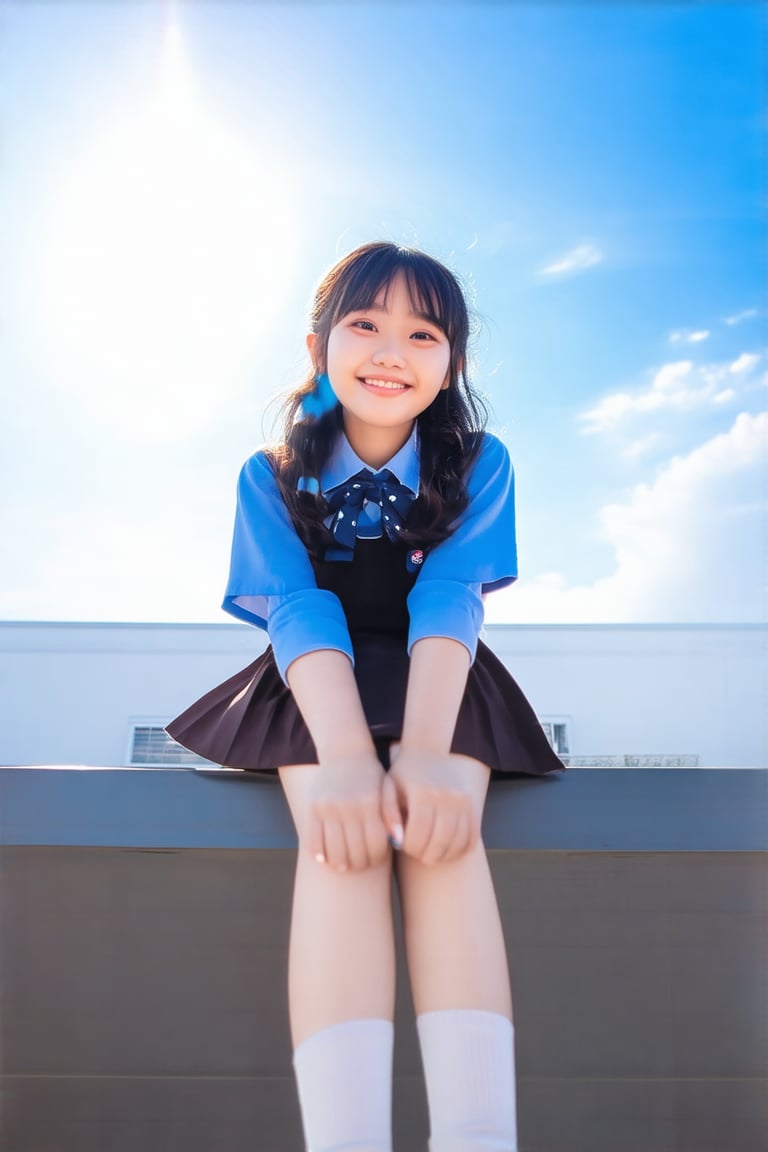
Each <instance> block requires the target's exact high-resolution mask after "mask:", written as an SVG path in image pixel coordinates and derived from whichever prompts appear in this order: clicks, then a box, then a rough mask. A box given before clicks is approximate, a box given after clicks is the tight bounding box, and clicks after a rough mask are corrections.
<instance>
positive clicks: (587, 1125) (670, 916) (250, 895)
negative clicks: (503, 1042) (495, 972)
mask: <svg viewBox="0 0 768 1152" xmlns="http://www.w3.org/2000/svg"><path fill="white" fill-rule="evenodd" d="M493 799H494V803H493V805H492V806H491V808H490V809H489V813H491V812H492V816H491V815H489V819H488V821H487V822H486V828H485V833H486V839H487V841H488V843H489V844H490V845H491V847H490V859H491V866H492V869H493V873H494V879H495V882H496V887H497V892H498V896H499V903H500V906H501V911H502V917H503V922H504V928H505V934H506V938H507V945H508V951H509V960H510V971H511V976H512V983H513V993H514V1002H515V1025H516V1042H517V1061H518V1097H519V1116H520V1148H521V1152H766V1148H768V1141H767V1140H766V1134H768V1091H767V1089H768V1081H767V1080H766V1076H767V1074H768V978H767V971H768V966H767V965H766V958H768V873H767V868H766V865H767V863H768V852H766V849H767V848H768V843H767V842H766V840H767V839H768V821H765V819H764V817H765V811H766V809H765V806H766V804H768V773H766V772H765V771H754V772H749V771H737V772H732V773H731V774H729V773H728V772H727V771H722V772H721V771H713V770H710V771H704V770H690V771H689V770H670V771H669V772H667V771H663V772H662V771H647V770H643V771H640V772H632V771H623V772H622V771H613V770H601V771H595V772H591V773H590V772H588V771H583V770H572V771H571V772H570V773H569V774H568V775H567V776H566V777H564V778H563V779H561V780H557V781H519V782H514V783H511V784H506V783H505V784H502V785H500V786H499V787H498V788H496V789H495V792H494V798H493ZM566 801H567V803H566ZM0 802H1V804H2V808H1V809H0V810H1V811H2V820H1V822H0V831H1V832H2V844H3V847H2V855H1V858H0V864H1V866H2V903H1V905H0V932H1V933H2V935H1V936H0V941H1V943H0V994H1V996H2V1020H1V1023H0V1042H1V1047H0V1056H1V1057H2V1091H3V1109H2V1116H3V1121H2V1136H1V1137H0V1147H2V1150H3V1152H96V1150H97V1149H98V1152H123V1150H125V1152H128V1150H129V1149H130V1150H131V1152H137V1150H139V1149H140V1150H141V1152H176V1150H177V1149H178V1150H179V1152H182V1150H183V1152H246V1150H248V1152H253V1150H255V1152H278V1150H279V1152H294V1150H295V1152H299V1150H300V1149H301V1137H300V1125H299V1118H298V1111H297V1106H296V1095H295V1089H294V1085H293V1079H292V1074H291V1067H290V1043H289V1036H288V1025H287V1018H286V1012H285V960H286V949H287V938H288V917H289V908H290V893H291V881H292V870H293V860H294V850H293V848H292V846H291V843H292V837H291V830H290V822H289V821H288V820H287V815H286V813H285V811H284V808H283V805H282V798H281V797H280V795H279V793H278V792H277V790H276V788H275V786H274V784H273V782H266V783H265V782H264V781H253V780H249V781H242V780H239V779H238V780H233V779H232V778H231V777H225V778H222V777H219V778H213V777H208V778H206V779H205V780H203V779H202V778H200V777H195V776H194V775H192V774H189V773H186V772H160V773H157V772H156V771H153V770H145V771H139V772H127V773H126V772H120V771H113V772H108V773H104V772H99V771H91V770H81V771H78V770H71V769H58V770H44V769H15V770H11V769H4V770H0ZM505 814H506V815H505ZM675 827H677V828H678V830H679V842H680V843H681V844H682V845H684V850H675V849H674V847H672V846H671V839H672V838H673V833H674V829H675ZM99 829H101V832H100V833H99ZM616 829H618V830H619V831H618V832H617V831H616ZM141 839H143V840H144V841H145V843H136V842H135V841H137V840H141ZM243 840H245V841H246V843H243ZM558 842H559V843H560V844H561V845H562V846H561V847H557V846H556V845H557V843H558ZM740 843H741V845H742V847H739V844H740ZM622 844H623V845H624V847H622ZM260 845H261V846H260ZM399 979H400V985H399V995H398V1005H397V1014H396V1029H397V1042H396V1056H395V1121H394V1122H395V1137H396V1145H395V1147H396V1149H397V1152H417V1150H418V1152H424V1150H425V1148H426V1133H427V1126H426V1107H425V1101H424V1093H423V1085H422V1081H421V1072H420V1066H419V1057H418V1049H417V1045H416V1039H415V1029H414V1026H413V1021H412V1018H411V1010H410V1003H409V992H408V987H407V979H406V974H405V970H404V965H403V962H402V948H401V947H400V948H399Z"/></svg>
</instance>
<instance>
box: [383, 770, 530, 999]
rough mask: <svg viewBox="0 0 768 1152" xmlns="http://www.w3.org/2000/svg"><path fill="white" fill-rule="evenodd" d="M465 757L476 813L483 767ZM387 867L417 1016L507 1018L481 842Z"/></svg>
mask: <svg viewBox="0 0 768 1152" xmlns="http://www.w3.org/2000/svg"><path fill="white" fill-rule="evenodd" d="M466 763H467V773H468V779H469V781H470V783H471V785H472V789H473V794H474V796H475V801H476V804H477V810H478V813H482V809H483V804H484V802H485V795H486V791H487V787H488V778H489V775H490V773H489V772H488V769H487V768H486V767H485V766H484V765H483V764H481V763H480V762H479V761H473V760H470V759H469V758H467V761H466ZM395 867H396V870H397V880H398V885H399V888H400V897H401V903H402V907H403V926H404V932H405V944H406V953H407V957H408V971H409V974H410V979H411V989H412V992H413V1002H414V1007H415V1009H416V1013H417V1015H418V1014H420V1013H423V1012H434V1011H439V1010H442V1009H448V1008H475V1009H479V1010H482V1011H486V1012H498V1013H501V1014H502V1015H504V1016H507V1017H508V1018H509V1019H510V1020H511V1019H512V997H511V992H510V987H509V970H508V967H507V955H506V949H505V945H504V935H503V932H502V927H501V919H500V917H499V910H498V905H497V903H496V894H495V891H494V887H493V879H492V877H491V872H490V868H489V866H488V859H487V856H486V853H485V848H484V846H483V844H482V843H479V844H478V845H477V847H476V848H475V849H474V850H473V851H471V852H468V853H466V855H464V856H461V857H459V859H458V860H453V861H450V862H449V863H446V864H433V865H430V866H427V865H424V864H421V863H419V861H418V860H414V859H412V858H410V857H408V856H404V855H398V856H397V857H396V861H395Z"/></svg>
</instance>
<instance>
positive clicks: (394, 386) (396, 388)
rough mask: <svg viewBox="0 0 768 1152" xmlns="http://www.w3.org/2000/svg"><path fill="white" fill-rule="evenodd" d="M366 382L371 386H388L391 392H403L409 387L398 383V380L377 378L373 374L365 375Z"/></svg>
mask: <svg viewBox="0 0 768 1152" xmlns="http://www.w3.org/2000/svg"><path fill="white" fill-rule="evenodd" d="M364 383H366V384H368V385H370V387H371V388H388V389H389V390H390V392H402V391H403V390H404V389H405V388H406V387H407V385H406V384H398V383H397V381H396V380H376V379H374V377H372V376H366V377H364Z"/></svg>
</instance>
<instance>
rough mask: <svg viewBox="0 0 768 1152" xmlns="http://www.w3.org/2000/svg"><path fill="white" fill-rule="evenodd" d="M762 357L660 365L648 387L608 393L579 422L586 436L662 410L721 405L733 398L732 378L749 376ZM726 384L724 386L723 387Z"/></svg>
mask: <svg viewBox="0 0 768 1152" xmlns="http://www.w3.org/2000/svg"><path fill="white" fill-rule="evenodd" d="M760 359H761V357H760V356H759V355H757V354H755V353H751V352H744V353H742V354H741V355H740V356H739V357H738V358H737V359H736V360H734V361H732V362H725V363H720V364H705V365H701V366H698V365H695V364H694V363H693V361H692V360H676V361H672V362H671V363H669V364H663V365H662V366H661V368H659V369H658V370H657V371H656V373H655V374H654V376H653V378H652V380H651V383H650V385H649V387H647V388H645V389H642V390H640V389H638V390H637V391H635V392H611V393H609V394H608V395H607V396H603V398H602V399H601V400H599V401H598V403H597V404H595V406H594V407H593V408H590V409H588V411H586V412H584V413H582V415H581V417H580V419H581V423H582V428H583V431H584V432H585V433H587V434H591V433H598V432H607V431H610V430H611V429H612V428H615V427H616V426H617V425H618V424H619V423H620V422H621V421H622V420H624V419H625V417H627V416H630V415H632V414H637V413H648V412H659V411H661V410H667V411H669V410H677V411H688V410H690V409H692V408H697V407H704V406H706V405H723V404H725V403H728V402H730V401H732V400H733V399H735V397H736V391H735V389H734V388H733V387H732V386H731V384H732V381H733V377H734V376H737V377H739V378H740V379H741V380H744V381H746V379H747V378H748V377H749V376H751V374H752V373H753V371H754V369H755V368H756V367H757V365H758V364H759V362H760ZM724 385H725V386H724Z"/></svg>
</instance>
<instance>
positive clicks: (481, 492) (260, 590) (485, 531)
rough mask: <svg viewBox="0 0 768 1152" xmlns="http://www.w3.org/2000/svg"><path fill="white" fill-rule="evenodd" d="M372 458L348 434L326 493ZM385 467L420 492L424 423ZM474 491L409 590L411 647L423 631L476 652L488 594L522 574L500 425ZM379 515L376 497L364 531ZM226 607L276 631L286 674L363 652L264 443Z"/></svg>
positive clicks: (238, 520) (246, 490)
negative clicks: (315, 561)
mask: <svg viewBox="0 0 768 1152" xmlns="http://www.w3.org/2000/svg"><path fill="white" fill-rule="evenodd" d="M364 467H367V465H366V464H365V463H364V462H363V461H362V460H360V458H359V457H358V456H357V455H356V453H355V452H354V451H353V449H352V447H351V446H350V444H349V441H348V440H347V438H346V436H344V435H343V433H342V435H341V436H340V437H339V440H338V443H337V445H336V448H335V449H334V451H333V453H332V454H331V457H330V459H329V461H328V464H327V466H326V467H325V468H324V469H323V472H322V475H321V478H320V486H321V489H322V491H323V493H326V492H328V491H329V490H330V489H331V488H334V487H336V485H338V484H343V483H344V481H345V480H348V479H349V478H350V477H351V476H354V475H355V473H356V472H359V471H360V469H361V468H364ZM384 467H386V468H389V470H390V471H391V472H393V473H394V474H395V476H396V477H397V478H398V480H399V481H400V483H402V484H404V485H406V486H407V487H408V488H410V489H411V491H412V492H413V493H414V498H415V496H416V493H417V492H418V487H419V455H418V439H417V434H416V429H415V428H414V431H413V433H412V435H411V437H410V439H409V440H408V441H407V442H406V443H405V444H404V446H403V447H402V448H401V449H400V451H399V452H397V453H396V454H395V455H394V456H393V457H392V459H391V460H389V461H388V462H387V464H386V465H384ZM379 471H381V469H380V470H379ZM468 491H469V504H468V506H467V508H466V509H465V511H464V512H463V514H462V516H461V517H460V519H459V523H458V525H457V527H456V529H455V531H454V533H453V535H452V536H449V537H448V539H447V540H443V541H442V542H441V543H440V544H438V545H436V546H434V547H433V548H432V549H431V550H430V551H429V552H428V553H427V556H426V558H425V560H424V563H423V564H422V566H421V568H420V570H419V573H418V576H417V578H416V582H415V584H414V586H413V588H412V589H411V592H410V594H409V596H408V612H409V617H410V628H409V632H408V651H409V653H410V651H411V648H412V647H413V645H414V644H415V643H416V641H417V640H421V639H424V638H425V637H428V636H445V637H448V638H450V639H453V640H458V641H459V642H460V643H462V644H464V645H465V647H466V648H467V650H468V651H469V654H470V658H471V659H474V656H475V651H476V648H477V637H478V633H479V631H480V627H481V625H482V622H483V601H482V593H484V592H491V591H493V590H494V589H496V588H503V587H505V586H506V585H508V584H511V583H512V581H513V580H515V579H516V578H517V548H516V543H515V505H514V473H513V470H512V464H511V461H510V459H509V453H508V452H507V449H506V447H505V446H504V444H502V442H501V440H499V439H498V438H497V437H496V436H493V435H492V434H491V433H488V432H486V433H484V434H483V442H482V446H481V449H480V453H479V455H478V458H477V460H476V461H475V464H474V467H473V469H472V471H471V473H470V475H469V478H468ZM379 515H380V509H379V507H378V505H376V504H367V505H366V506H365V509H364V514H363V516H361V517H360V524H359V528H358V535H361V536H368V537H370V536H379V535H380V534H381V525H380V523H379V522H378V520H379ZM223 608H224V610H225V611H226V612H229V613H230V614H231V615H233V616H236V617H237V618H238V619H239V620H245V621H246V622H247V623H249V624H255V625H256V626H257V627H259V628H264V629H266V630H267V632H268V634H269V638H270V641H271V644H272V648H273V651H274V654H275V662H276V664H277V667H278V669H279V671H280V674H281V676H283V678H285V673H286V670H287V669H288V667H289V665H290V664H291V663H292V662H293V661H294V660H296V659H297V658H298V657H299V656H302V655H304V654H305V653H306V652H313V651H317V650H319V649H324V648H333V649H337V650H338V651H340V652H344V653H346V655H347V656H348V657H349V658H350V660H352V659H353V653H352V642H351V640H350V636H349V629H348V627H347V621H346V617H345V615H344V610H343V608H342V606H341V601H340V600H339V598H338V597H337V596H336V595H335V593H333V592H329V591H327V590H325V589H323V588H318V587H317V582H316V580H315V574H314V570H313V568H312V564H311V563H310V559H309V555H308V553H307V550H306V548H305V547H304V545H303V544H302V542H301V540H300V538H299V536H298V535H297V533H296V530H295V528H294V527H293V524H292V522H291V519H290V516H289V515H288V510H287V508H286V507H285V504H284V502H283V499H282V497H281V495H280V491H279V489H278V487H277V483H276V481H275V477H274V475H273V472H272V469H271V467H270V465H269V462H268V459H267V456H266V453H265V452H264V451H263V450H262V451H259V452H256V453H255V455H253V456H251V458H250V459H249V460H247V461H246V463H245V464H244V465H243V468H242V471H241V473H240V479H239V483H238V493H237V511H236V514H235V529H234V537H233V541H232V559H231V565H230V573H229V582H228V584H227V589H226V594H225V597H224V603H223Z"/></svg>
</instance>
